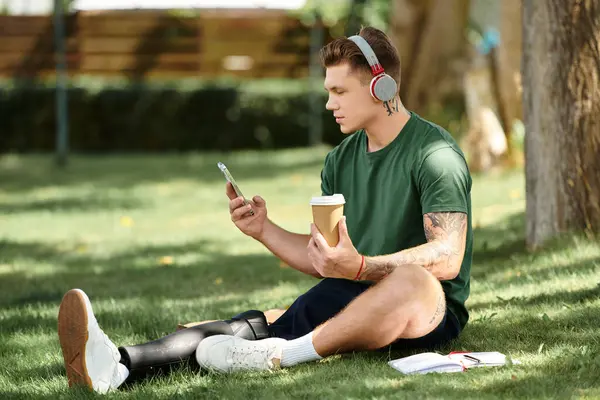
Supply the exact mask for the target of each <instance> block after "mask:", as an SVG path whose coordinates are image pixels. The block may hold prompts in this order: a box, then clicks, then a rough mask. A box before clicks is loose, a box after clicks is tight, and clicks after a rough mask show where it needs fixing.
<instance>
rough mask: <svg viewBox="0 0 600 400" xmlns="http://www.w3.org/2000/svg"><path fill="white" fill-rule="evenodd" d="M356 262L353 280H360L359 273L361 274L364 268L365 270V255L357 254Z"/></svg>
mask: <svg viewBox="0 0 600 400" xmlns="http://www.w3.org/2000/svg"><path fill="white" fill-rule="evenodd" d="M358 262H359V264H358V265H359V267H358V269H357V270H356V271H357V272H356V275H355V276H354V279H353V280H355V281H358V280H360V277H361V275H362V274H363V272H364V270H365V263H366V257H365V256H363V255H360V254H359V255H358Z"/></svg>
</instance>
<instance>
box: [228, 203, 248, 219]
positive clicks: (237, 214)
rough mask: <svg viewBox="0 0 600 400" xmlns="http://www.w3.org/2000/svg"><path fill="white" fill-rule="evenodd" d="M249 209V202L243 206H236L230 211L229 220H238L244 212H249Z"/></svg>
mask: <svg viewBox="0 0 600 400" xmlns="http://www.w3.org/2000/svg"><path fill="white" fill-rule="evenodd" d="M250 210H252V205H250V204H247V205H245V206H243V207H238V208H236V209H235V210H234V211H233V212H232V213H231V220H232V221H233V222H235V221H239V220H240V219H242V218H243V217H244V214H246V213H247V212H250Z"/></svg>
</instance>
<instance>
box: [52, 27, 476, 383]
mask: <svg viewBox="0 0 600 400" xmlns="http://www.w3.org/2000/svg"><path fill="white" fill-rule="evenodd" d="M359 36H360V37H352V38H348V39H347V38H343V39H337V40H334V41H333V42H332V43H330V44H328V45H327V46H326V47H324V48H323V49H322V51H321V58H322V62H323V66H324V67H325V68H326V78H325V89H326V90H327V91H328V93H329V100H328V102H327V105H326V107H327V109H328V110H330V111H332V113H333V116H334V117H335V118H336V121H337V122H338V124H339V125H340V129H341V131H342V132H343V133H346V134H351V133H353V134H352V135H351V136H349V137H348V138H346V139H345V140H344V141H343V142H342V143H341V144H340V145H339V146H337V147H336V148H335V149H333V150H332V151H331V152H330V153H329V154H328V155H327V157H326V159H325V165H324V168H323V170H322V174H321V189H322V192H323V194H324V195H332V194H334V193H341V194H343V195H344V197H345V199H346V205H345V209H344V212H345V217H344V218H343V219H342V221H341V222H340V224H339V233H340V241H339V243H338V245H337V246H336V247H330V246H329V245H328V244H327V243H326V241H325V239H324V238H323V236H322V235H321V233H320V232H319V231H318V229H316V227H315V226H314V225H311V234H310V235H302V234H296V233H292V232H288V231H286V230H284V229H282V228H280V227H278V226H277V225H275V224H274V223H273V222H272V221H270V220H269V219H268V217H267V208H266V203H265V201H264V200H263V199H262V198H261V197H259V196H255V197H254V198H253V201H252V202H251V204H249V205H243V199H241V198H237V197H236V195H235V193H234V191H233V189H232V187H231V185H229V184H228V186H227V191H226V193H227V196H228V197H229V199H230V202H229V210H230V213H231V219H232V221H233V222H234V223H235V225H236V226H237V227H238V228H239V229H240V230H241V231H242V232H243V233H245V234H246V235H248V236H250V237H252V238H254V239H256V240H258V241H260V242H261V243H263V244H264V245H265V246H266V247H267V248H268V249H269V250H270V251H271V252H272V253H273V254H275V255H276V256H278V257H279V258H281V259H282V260H283V261H285V262H286V263H287V264H288V265H290V266H292V267H293V268H295V269H297V270H299V271H300V272H303V273H306V274H309V275H312V276H315V277H318V278H322V280H321V282H319V283H318V284H317V285H316V286H314V287H313V288H312V289H310V290H309V291H308V292H306V293H305V294H303V295H301V296H300V297H299V298H298V299H297V300H296V301H295V302H294V303H293V304H292V305H291V306H290V307H289V308H288V309H287V310H285V311H281V312H279V314H278V315H277V316H276V317H275V318H274V319H275V320H274V322H273V323H272V324H270V325H267V322H266V318H265V316H264V315H263V313H260V312H257V311H248V312H246V313H242V314H240V315H239V316H237V317H234V318H232V319H231V320H228V321H216V322H210V323H206V324H202V325H199V326H198V327H194V328H188V329H185V330H183V331H179V332H176V333H174V334H172V335H169V336H167V337H165V338H161V339H159V340H157V341H154V342H150V343H145V344H141V345H137V346H130V347H121V348H119V349H117V347H116V346H115V345H114V344H113V343H112V342H111V341H110V340H109V339H108V338H107V337H106V335H105V334H104V333H103V332H102V330H101V329H100V328H99V326H98V324H97V322H96V319H95V317H94V315H93V312H92V307H91V304H90V302H89V299H88V298H87V296H86V295H85V293H83V292H81V291H80V290H77V289H74V290H72V291H70V292H68V293H67V294H66V295H65V297H64V299H63V302H62V303H61V308H60V311H59V338H60V341H61V347H62V350H63V356H64V360H65V368H66V370H67V376H68V377H69V383H70V384H74V383H81V384H85V385H88V386H89V387H90V388H93V389H94V390H96V391H98V392H102V393H104V392H106V391H108V390H111V389H115V388H117V387H118V386H119V385H120V384H121V383H122V382H123V381H124V380H125V379H126V378H127V375H128V374H129V373H130V372H131V371H135V370H136V369H138V370H140V371H145V370H148V369H152V368H155V367H160V366H165V365H167V366H168V365H172V364H177V363H179V362H181V361H182V360H188V359H190V358H191V359H195V360H197V362H198V364H199V365H200V366H201V367H204V368H206V369H211V370H216V371H221V372H233V371H236V370H247V369H259V370H261V369H263V370H264V369H273V368H278V367H289V366H293V365H295V364H298V363H302V362H307V361H313V360H318V359H320V358H322V357H326V356H328V355H331V354H335V353H339V352H348V351H353V350H372V349H379V348H382V347H385V346H388V345H393V346H397V347H399V348H403V349H409V348H424V349H427V348H433V347H436V346H439V345H442V344H444V343H447V342H448V341H449V340H451V339H454V338H455V337H457V336H458V335H459V333H460V331H461V330H462V329H463V328H464V326H465V324H466V323H467V320H468V313H467V310H466V308H465V305H464V303H465V300H466V299H467V297H468V294H469V277H470V267H471V249H472V231H471V201H470V189H471V178H470V175H469V171H468V168H467V165H466V162H465V159H464V156H463V154H462V152H461V150H460V149H459V148H458V146H457V144H456V143H455V141H454V140H453V139H452V137H451V136H450V134H448V133H447V132H446V131H444V130H443V129H442V128H440V127H439V126H436V125H434V124H432V123H430V122H427V121H425V120H423V119H422V118H420V117H419V116H418V115H416V114H414V113H412V112H409V111H407V110H406V109H405V108H404V107H403V105H402V102H401V101H400V98H399V96H398V86H399V85H398V83H399V81H400V60H399V57H398V53H397V51H396V49H395V48H394V47H393V45H392V44H391V43H390V41H389V39H388V38H387V37H386V35H385V34H384V33H383V32H381V31H379V30H377V29H374V28H364V29H362V30H361V32H360V34H359ZM361 38H362V39H361ZM370 49H372V50H370ZM371 51H374V54H372V53H370V52H371ZM367 60H368V61H367ZM384 71H385V72H386V73H387V75H383V74H382V73H383V72H384ZM394 81H395V82H394ZM381 82H383V84H381ZM250 210H253V211H254V213H253V214H251V213H249V211H250ZM275 312H277V311H274V310H271V311H270V312H269V315H273V313H275Z"/></svg>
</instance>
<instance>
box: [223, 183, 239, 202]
mask: <svg viewBox="0 0 600 400" xmlns="http://www.w3.org/2000/svg"><path fill="white" fill-rule="evenodd" d="M225 194H227V197H229V200H233V199H235V198H236V197H238V195H237V194H236V193H235V190H233V185H232V184H231V182H227V183H226V184H225Z"/></svg>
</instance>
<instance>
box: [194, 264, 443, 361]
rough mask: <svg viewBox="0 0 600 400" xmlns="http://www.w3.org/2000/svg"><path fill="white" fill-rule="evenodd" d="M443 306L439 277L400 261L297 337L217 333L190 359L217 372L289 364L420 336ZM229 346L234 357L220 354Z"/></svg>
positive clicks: (436, 319)
mask: <svg viewBox="0 0 600 400" xmlns="http://www.w3.org/2000/svg"><path fill="white" fill-rule="evenodd" d="M445 311H446V301H445V296H444V292H443V290H442V286H441V284H440V282H439V281H438V280H437V279H436V278H435V277H434V276H433V275H432V274H431V273H430V272H428V271H427V270H425V269H424V268H422V267H420V266H416V265H405V266H402V267H398V268H396V269H395V270H394V272H392V273H391V274H390V275H389V276H387V277H386V278H385V279H383V280H382V281H380V282H378V283H377V284H376V285H374V286H373V287H371V288H369V289H368V290H367V291H365V292H364V293H362V294H361V295H359V296H358V297H356V298H355V299H354V300H353V301H352V302H350V303H349V304H348V306H347V307H346V308H345V309H344V310H342V311H341V312H340V313H339V314H338V315H336V316H335V317H333V318H331V319H330V320H329V321H327V322H325V323H324V324H323V325H321V326H319V327H318V328H317V329H315V330H314V331H313V332H310V333H308V334H306V335H304V336H302V337H299V338H297V339H294V340H284V339H280V338H269V339H264V340H259V341H254V342H251V341H246V340H243V339H240V338H234V337H226V336H222V335H217V336H213V337H210V338H207V339H206V340H205V341H203V342H202V343H201V344H200V345H199V346H198V349H197V351H196V359H197V360H198V363H199V364H200V365H201V366H202V367H204V368H207V369H212V370H215V371H221V372H233V371H236V370H248V369H258V370H265V369H273V368H276V367H277V366H278V365H280V366H282V367H289V366H292V365H296V364H299V363H303V362H307V361H314V360H318V359H320V358H323V357H326V356H329V355H331V354H335V353H342V352H348V351H352V350H373V349H379V348H382V347H385V346H387V345H389V344H391V343H392V342H394V341H395V340H397V339H401V338H418V337H423V336H425V335H427V334H428V333H430V332H432V331H433V330H434V329H435V328H436V327H437V326H438V325H439V324H440V322H441V321H442V320H443V318H444V315H445ZM231 351H232V352H234V353H236V357H233V358H231V357H230V358H227V357H223V354H228V353H229V352H231ZM238 353H239V354H238ZM246 354H260V355H261V356H260V357H246V356H245V355H246ZM231 360H237V361H235V362H233V361H231Z"/></svg>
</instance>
